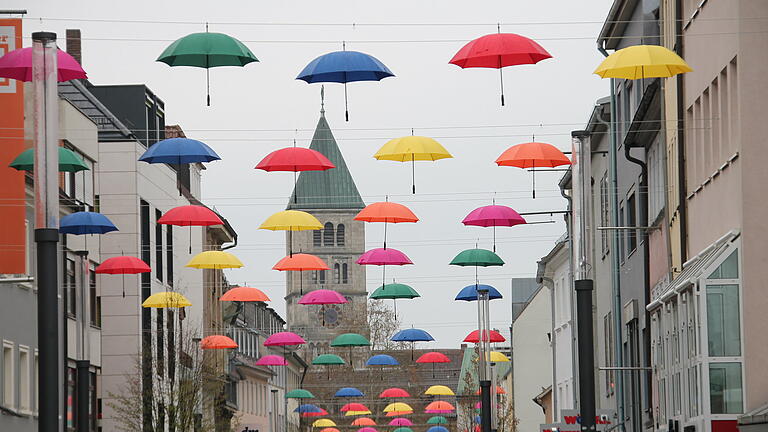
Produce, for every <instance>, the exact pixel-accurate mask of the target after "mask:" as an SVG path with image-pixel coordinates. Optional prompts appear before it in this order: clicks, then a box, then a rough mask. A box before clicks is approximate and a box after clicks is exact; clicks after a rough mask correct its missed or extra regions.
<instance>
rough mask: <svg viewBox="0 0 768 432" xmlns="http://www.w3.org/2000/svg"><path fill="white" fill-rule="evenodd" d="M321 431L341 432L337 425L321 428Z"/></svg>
mask: <svg viewBox="0 0 768 432" xmlns="http://www.w3.org/2000/svg"><path fill="white" fill-rule="evenodd" d="M320 432H339V430H338V429H336V428H335V427H327V428H323V429H320Z"/></svg>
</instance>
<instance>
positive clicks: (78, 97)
mask: <svg viewBox="0 0 768 432" xmlns="http://www.w3.org/2000/svg"><path fill="white" fill-rule="evenodd" d="M59 96H60V97H62V98H64V99H66V100H68V101H69V102H70V103H71V104H72V105H74V106H75V107H76V108H77V109H79V110H80V111H81V112H82V113H83V114H85V115H86V116H88V118H90V119H91V120H92V121H93V122H94V123H96V127H97V128H98V132H99V140H107V141H116V140H121V139H135V136H134V135H133V133H131V131H130V130H129V129H128V128H127V127H126V126H125V125H124V124H123V123H122V122H121V121H120V120H118V119H117V117H115V115H114V114H112V112H111V111H110V110H109V109H108V108H107V107H106V106H104V104H102V103H101V102H100V101H99V100H98V99H97V98H96V96H94V95H93V93H91V92H90V91H88V89H87V88H86V87H85V85H84V84H83V83H81V82H80V80H72V81H64V82H60V83H59Z"/></svg>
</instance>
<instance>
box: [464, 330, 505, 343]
mask: <svg viewBox="0 0 768 432" xmlns="http://www.w3.org/2000/svg"><path fill="white" fill-rule="evenodd" d="M487 337H488V336H485V334H484V335H483V339H486V338H487ZM505 341H506V339H505V338H504V336H502V335H501V333H499V332H497V331H496V330H491V331H490V340H489V341H488V342H490V343H496V342H505ZM464 342H469V343H479V342H480V331H479V330H475V331H473V332H472V333H470V334H468V335H467V337H465V338H464Z"/></svg>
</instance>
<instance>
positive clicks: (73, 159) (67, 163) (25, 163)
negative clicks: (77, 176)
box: [0, 58, 90, 172]
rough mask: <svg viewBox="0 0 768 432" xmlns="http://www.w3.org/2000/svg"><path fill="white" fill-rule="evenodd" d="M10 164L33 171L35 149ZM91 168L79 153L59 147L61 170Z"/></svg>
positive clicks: (25, 152) (29, 150) (76, 170)
mask: <svg viewBox="0 0 768 432" xmlns="http://www.w3.org/2000/svg"><path fill="white" fill-rule="evenodd" d="M1 59H2V58H0V60H1ZM8 166H9V167H11V168H14V169H16V170H18V171H33V170H34V169H35V149H26V150H24V151H23V152H21V153H20V154H19V155H18V156H16V159H14V160H13V161H12V162H11V163H9V164H8ZM89 169H90V168H88V165H86V164H85V161H84V160H83V158H81V157H80V156H79V155H78V154H77V153H75V152H73V151H72V150H70V149H68V148H66V147H59V171H60V172H78V171H86V170H89Z"/></svg>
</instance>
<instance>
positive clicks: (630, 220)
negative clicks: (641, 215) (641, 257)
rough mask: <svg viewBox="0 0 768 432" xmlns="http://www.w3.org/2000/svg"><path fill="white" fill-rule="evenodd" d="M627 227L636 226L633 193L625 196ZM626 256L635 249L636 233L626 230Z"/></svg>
mask: <svg viewBox="0 0 768 432" xmlns="http://www.w3.org/2000/svg"><path fill="white" fill-rule="evenodd" d="M627 226H629V227H635V226H637V208H636V207H635V193H634V192H632V193H630V194H629V196H627ZM626 233H627V255H630V254H631V253H632V252H634V251H635V249H637V231H635V230H627V231H626Z"/></svg>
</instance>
